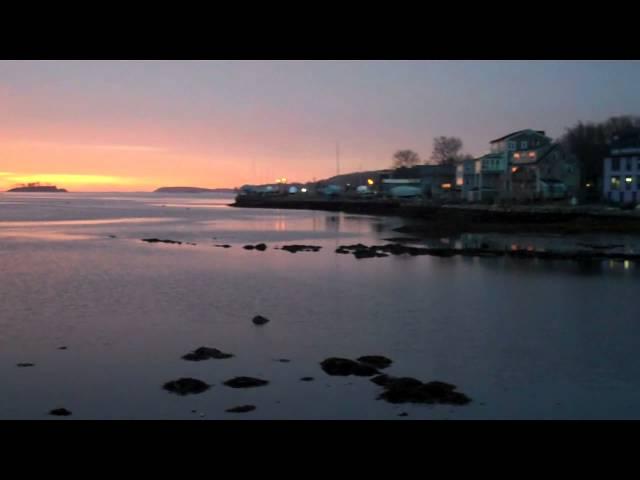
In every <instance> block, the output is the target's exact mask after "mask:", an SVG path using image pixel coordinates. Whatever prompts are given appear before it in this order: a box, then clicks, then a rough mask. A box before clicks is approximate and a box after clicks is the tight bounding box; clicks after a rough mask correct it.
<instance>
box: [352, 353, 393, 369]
mask: <svg viewBox="0 0 640 480" xmlns="http://www.w3.org/2000/svg"><path fill="white" fill-rule="evenodd" d="M358 361H359V362H360V363H365V364H367V365H371V366H372V367H375V368H379V369H380V370H384V369H385V368H388V367H390V366H391V364H392V363H393V361H392V360H391V359H390V358H387V357H383V356H382V355H366V356H364V357H360V358H358Z"/></svg>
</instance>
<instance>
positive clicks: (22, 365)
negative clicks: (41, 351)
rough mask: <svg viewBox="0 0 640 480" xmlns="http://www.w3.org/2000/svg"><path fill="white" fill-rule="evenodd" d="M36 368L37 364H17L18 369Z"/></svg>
mask: <svg viewBox="0 0 640 480" xmlns="http://www.w3.org/2000/svg"><path fill="white" fill-rule="evenodd" d="M35 366H36V364H35V363H18V364H16V367H20V368H27V367H35Z"/></svg>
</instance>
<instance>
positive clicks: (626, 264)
mask: <svg viewBox="0 0 640 480" xmlns="http://www.w3.org/2000/svg"><path fill="white" fill-rule="evenodd" d="M629 266H630V263H629V260H625V261H624V269H625V270H629Z"/></svg>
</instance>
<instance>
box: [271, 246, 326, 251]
mask: <svg viewBox="0 0 640 480" xmlns="http://www.w3.org/2000/svg"><path fill="white" fill-rule="evenodd" d="M321 248H322V247H316V246H314V245H284V246H283V247H282V248H281V249H280V250H285V251H287V252H290V253H297V252H319V251H320V249H321Z"/></svg>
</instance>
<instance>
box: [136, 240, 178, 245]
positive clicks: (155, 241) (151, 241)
mask: <svg viewBox="0 0 640 480" xmlns="http://www.w3.org/2000/svg"><path fill="white" fill-rule="evenodd" d="M142 241H143V242H146V243H168V244H170V245H182V242H178V241H176V240H160V239H159V238H143V239H142Z"/></svg>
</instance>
